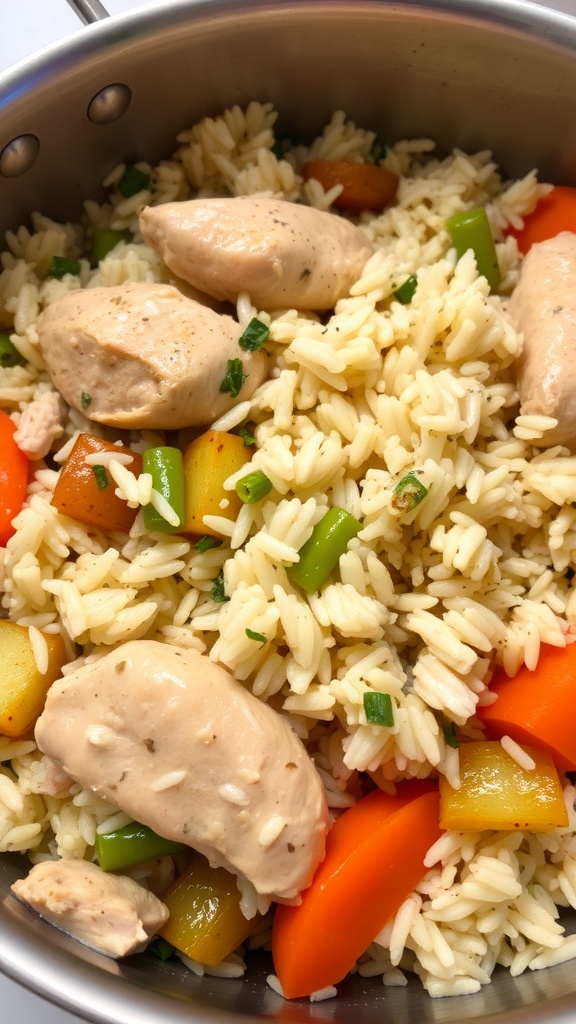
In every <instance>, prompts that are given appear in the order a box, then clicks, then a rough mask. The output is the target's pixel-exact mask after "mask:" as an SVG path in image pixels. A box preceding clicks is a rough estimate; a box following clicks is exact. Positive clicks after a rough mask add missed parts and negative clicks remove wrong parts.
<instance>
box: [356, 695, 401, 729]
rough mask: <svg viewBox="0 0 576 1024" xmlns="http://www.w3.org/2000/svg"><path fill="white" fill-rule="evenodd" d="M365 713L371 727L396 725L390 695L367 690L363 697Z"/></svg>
mask: <svg viewBox="0 0 576 1024" xmlns="http://www.w3.org/2000/svg"><path fill="white" fill-rule="evenodd" d="M363 701H364V713H365V715H366V721H367V722H368V723H369V725H386V726H388V727H389V728H390V727H391V726H393V725H394V709H393V707H392V697H391V696H390V694H389V693H380V692H376V691H374V690H367V691H366V693H365V694H364V697H363Z"/></svg>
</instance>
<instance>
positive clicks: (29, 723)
mask: <svg viewBox="0 0 576 1024" xmlns="http://www.w3.org/2000/svg"><path fill="white" fill-rule="evenodd" d="M41 639H43V640H45V641H46V648H47V667H46V671H45V672H41V671H40V669H39V668H38V665H37V663H36V658H35V656H34V647H33V644H32V640H31V639H30V630H29V629H28V627H27V626H21V625H20V624H19V623H16V622H11V621H10V620H9V619H0V665H1V666H2V672H1V673H0V733H1V734H2V735H3V736H13V737H18V736H25V735H26V734H27V733H29V732H31V731H32V729H33V728H34V725H35V723H36V719H37V718H38V716H39V715H40V714H41V712H42V708H43V707H44V701H45V699H46V694H47V692H48V689H49V687H50V686H52V683H53V682H54V681H55V680H56V679H58V678H59V676H60V674H61V671H62V666H63V665H64V664H65V663H66V661H67V656H66V649H65V645H64V640H63V639H62V637H61V635H60V634H59V633H41Z"/></svg>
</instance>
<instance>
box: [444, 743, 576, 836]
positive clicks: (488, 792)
mask: <svg viewBox="0 0 576 1024" xmlns="http://www.w3.org/2000/svg"><path fill="white" fill-rule="evenodd" d="M523 750H525V751H526V753H527V754H528V755H529V756H530V757H531V758H532V759H533V761H534V762H535V767H534V768H530V769H527V768H523V767H522V766H521V765H520V764H518V762H517V761H515V760H514V759H513V758H512V757H511V756H510V754H508V753H507V751H506V750H505V749H504V747H503V746H502V744H501V743H500V742H499V741H498V740H487V741H483V742H473V743H463V744H462V745H461V746H460V750H459V754H460V788H459V789H453V788H452V786H451V785H450V783H449V782H448V781H447V780H446V779H445V778H444V777H443V776H441V777H440V780H439V784H440V826H441V828H446V829H455V830H456V831H458V832H478V831H482V830H483V829H504V830H508V829H510V830H515V829H526V830H527V831H530V832H542V831H547V830H548V829H551V828H559V827H564V826H566V825H567V824H568V813H567V810H566V805H565V803H564V797H563V792H562V784H561V782H560V777H559V775H558V772H557V770H556V768H555V767H554V762H553V760H552V758H551V757H550V755H549V754H547V753H545V752H543V751H542V750H538V749H537V748H536V747H527V746H523Z"/></svg>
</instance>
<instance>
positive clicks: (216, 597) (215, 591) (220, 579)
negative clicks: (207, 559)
mask: <svg viewBox="0 0 576 1024" xmlns="http://www.w3.org/2000/svg"><path fill="white" fill-rule="evenodd" d="M210 596H211V598H212V600H213V601H215V602H216V604H223V603H224V601H229V600H230V598H229V597H226V591H225V590H224V573H222V572H221V573H220V575H219V576H217V577H216V579H215V580H214V583H213V586H212V590H211V591H210Z"/></svg>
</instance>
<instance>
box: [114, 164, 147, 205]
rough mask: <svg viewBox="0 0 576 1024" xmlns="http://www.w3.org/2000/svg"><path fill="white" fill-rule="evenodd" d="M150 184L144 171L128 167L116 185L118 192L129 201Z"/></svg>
mask: <svg viewBox="0 0 576 1024" xmlns="http://www.w3.org/2000/svg"><path fill="white" fill-rule="evenodd" d="M149 184H150V175H149V174H146V172H145V171H141V170H140V168H139V167H134V166H129V167H127V168H126V170H125V171H124V174H123V175H122V177H121V178H120V181H119V182H118V184H117V185H116V188H117V189H118V191H119V192H120V193H121V194H122V195H123V196H126V198H127V199H129V198H130V197H131V196H135V195H136V194H137V193H138V192H141V191H142V189H144V188H148V186H149Z"/></svg>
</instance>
